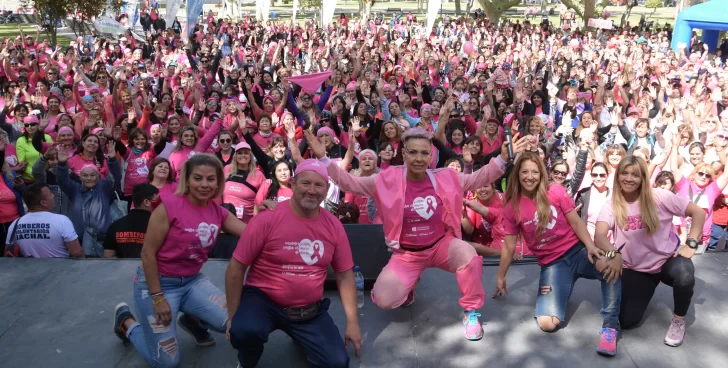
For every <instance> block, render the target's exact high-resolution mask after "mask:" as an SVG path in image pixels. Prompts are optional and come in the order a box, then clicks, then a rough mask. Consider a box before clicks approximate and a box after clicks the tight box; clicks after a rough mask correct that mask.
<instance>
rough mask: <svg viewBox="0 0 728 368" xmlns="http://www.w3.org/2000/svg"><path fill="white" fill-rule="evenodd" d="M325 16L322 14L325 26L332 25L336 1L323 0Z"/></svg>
mask: <svg viewBox="0 0 728 368" xmlns="http://www.w3.org/2000/svg"><path fill="white" fill-rule="evenodd" d="M323 7H324V10H323V14H321V22H322V23H323V25H324V26H327V25H329V24H330V23H331V20H332V19H334V10H336V0H323Z"/></svg>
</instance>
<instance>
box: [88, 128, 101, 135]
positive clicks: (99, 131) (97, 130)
mask: <svg viewBox="0 0 728 368" xmlns="http://www.w3.org/2000/svg"><path fill="white" fill-rule="evenodd" d="M103 131H104V128H94V129H92V130H91V134H99V133H103Z"/></svg>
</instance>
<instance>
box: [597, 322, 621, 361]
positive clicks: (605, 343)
mask: <svg viewBox="0 0 728 368" xmlns="http://www.w3.org/2000/svg"><path fill="white" fill-rule="evenodd" d="M599 333H600V334H601V335H602V339H601V340H599V346H597V353H599V354H600V355H606V356H615V355H617V335H618V334H619V332H618V331H617V330H615V329H613V328H608V327H605V328H602V330H601V331H600V332H599Z"/></svg>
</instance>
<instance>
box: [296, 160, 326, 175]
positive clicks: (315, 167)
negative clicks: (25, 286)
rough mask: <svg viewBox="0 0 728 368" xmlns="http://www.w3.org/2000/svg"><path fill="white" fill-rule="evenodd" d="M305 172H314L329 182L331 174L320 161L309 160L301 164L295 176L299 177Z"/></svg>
mask: <svg viewBox="0 0 728 368" xmlns="http://www.w3.org/2000/svg"><path fill="white" fill-rule="evenodd" d="M304 171H313V172H315V173H316V174H319V175H321V176H323V178H324V179H326V180H329V173H328V172H327V171H326V165H324V164H323V163H322V162H321V161H319V160H314V159H312V158H309V159H308V160H305V161H303V162H301V163H300V164H299V165H298V167H297V168H296V173H295V175H294V176H297V175H298V174H300V173H302V172H304Z"/></svg>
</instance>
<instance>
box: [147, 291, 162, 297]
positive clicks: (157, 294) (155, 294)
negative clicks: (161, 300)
mask: <svg viewBox="0 0 728 368" xmlns="http://www.w3.org/2000/svg"><path fill="white" fill-rule="evenodd" d="M160 295H164V291H160V292H158V293H151V294H149V296H160Z"/></svg>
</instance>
